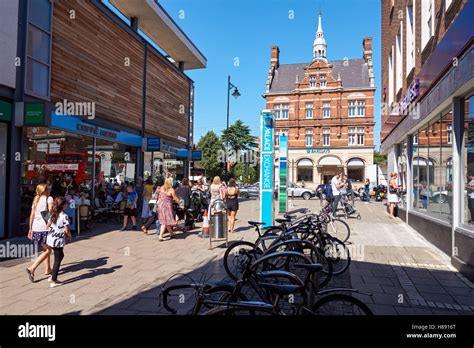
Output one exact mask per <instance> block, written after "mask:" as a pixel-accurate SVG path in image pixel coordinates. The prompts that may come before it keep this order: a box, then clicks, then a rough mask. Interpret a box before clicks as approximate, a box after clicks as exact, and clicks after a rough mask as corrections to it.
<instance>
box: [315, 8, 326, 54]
mask: <svg viewBox="0 0 474 348" xmlns="http://www.w3.org/2000/svg"><path fill="white" fill-rule="evenodd" d="M326 49H327V45H326V40H325V39H324V32H323V24H322V16H321V10H320V13H319V16H318V30H317V31H316V38H315V39H314V43H313V60H316V59H318V60H322V61H324V62H327V59H326Z"/></svg>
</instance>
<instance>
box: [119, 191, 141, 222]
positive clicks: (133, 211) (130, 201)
mask: <svg viewBox="0 0 474 348" xmlns="http://www.w3.org/2000/svg"><path fill="white" fill-rule="evenodd" d="M137 201H138V194H137V193H136V192H135V191H134V189H133V186H132V185H127V194H126V203H125V210H124V212H123V226H122V228H121V230H120V231H125V230H126V229H127V223H128V217H130V218H131V219H132V225H133V226H132V229H133V230H134V231H135V230H136V229H137Z"/></svg>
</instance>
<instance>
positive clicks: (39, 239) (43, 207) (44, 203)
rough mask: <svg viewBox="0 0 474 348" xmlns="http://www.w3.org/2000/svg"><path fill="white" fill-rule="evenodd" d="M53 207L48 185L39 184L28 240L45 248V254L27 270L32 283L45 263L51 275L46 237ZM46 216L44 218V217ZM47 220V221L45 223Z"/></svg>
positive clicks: (46, 271) (32, 208) (46, 272)
mask: <svg viewBox="0 0 474 348" xmlns="http://www.w3.org/2000/svg"><path fill="white" fill-rule="evenodd" d="M52 206H53V198H52V197H51V196H49V190H48V185H47V184H39V185H38V186H36V196H35V198H34V200H33V205H32V207H31V214H30V229H29V231H28V239H29V240H31V241H33V243H35V244H37V245H40V246H41V247H42V248H43V253H42V254H41V255H40V256H39V257H38V258H36V260H35V261H34V263H33V265H31V266H30V267H29V268H27V269H26V271H27V272H28V277H29V278H30V280H31V281H32V282H34V281H35V271H36V269H37V268H38V266H39V265H40V263H41V262H43V261H44V266H45V271H44V274H45V275H49V274H50V273H51V263H50V257H49V250H48V246H47V244H46V237H47V236H48V229H47V226H46V224H47V219H48V213H49V212H50V211H51V208H52ZM43 216H44V217H43ZM45 219H46V221H45Z"/></svg>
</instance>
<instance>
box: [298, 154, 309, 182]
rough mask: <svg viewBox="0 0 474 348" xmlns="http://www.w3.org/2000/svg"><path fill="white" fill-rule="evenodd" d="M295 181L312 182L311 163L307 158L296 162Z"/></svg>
mask: <svg viewBox="0 0 474 348" xmlns="http://www.w3.org/2000/svg"><path fill="white" fill-rule="evenodd" d="M297 181H305V182H313V161H311V160H310V159H308V158H303V159H301V160H299V161H298V168H297Z"/></svg>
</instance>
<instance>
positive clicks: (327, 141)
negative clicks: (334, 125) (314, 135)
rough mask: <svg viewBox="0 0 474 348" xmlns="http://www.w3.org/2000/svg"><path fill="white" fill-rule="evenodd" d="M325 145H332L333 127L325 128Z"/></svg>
mask: <svg viewBox="0 0 474 348" xmlns="http://www.w3.org/2000/svg"><path fill="white" fill-rule="evenodd" d="M323 146H331V128H323Z"/></svg>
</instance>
